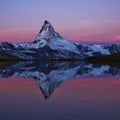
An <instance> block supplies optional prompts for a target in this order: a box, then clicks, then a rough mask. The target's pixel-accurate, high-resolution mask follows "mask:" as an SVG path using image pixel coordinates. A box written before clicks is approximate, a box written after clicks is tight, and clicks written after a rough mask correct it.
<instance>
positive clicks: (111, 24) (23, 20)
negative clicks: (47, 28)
mask: <svg viewBox="0 0 120 120" xmlns="http://www.w3.org/2000/svg"><path fill="white" fill-rule="evenodd" d="M119 4H120V1H118V0H101V1H99V2H98V1H96V0H87V1H84V0H75V1H74V0H66V1H65V0H53V2H52V3H51V2H50V1H49V0H41V1H38V0H36V2H34V0H29V3H28V2H27V0H21V1H16V0H11V1H8V0H5V1H0V14H1V16H0V20H1V22H0V41H1V42H4V41H8V42H16V43H18V42H24V41H33V40H34V38H35V36H36V34H37V33H38V32H39V30H40V29H41V26H42V24H43V22H44V20H46V19H47V20H49V21H50V22H51V23H52V24H53V26H54V28H55V30H56V31H57V32H58V33H60V34H61V35H63V36H65V37H66V38H68V39H70V40H72V41H77V42H88V43H93V42H98V43H99V42H101V43H114V42H119V41H120V12H119V11H120V7H119Z"/></svg>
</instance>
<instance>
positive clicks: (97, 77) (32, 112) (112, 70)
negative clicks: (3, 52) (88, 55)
mask: <svg viewBox="0 0 120 120" xmlns="http://www.w3.org/2000/svg"><path fill="white" fill-rule="evenodd" d="M21 119H22V120H37V119H41V120H80V119H81V120H120V68H118V67H114V66H108V65H101V64H88V63H85V62H83V61H80V62H67V61H62V62H60V61H51V62H47V61H46V62H45V61H44V62H42V61H36V62H35V61H26V62H25V61H24V62H5V63H3V62H2V63H0V120H21Z"/></svg>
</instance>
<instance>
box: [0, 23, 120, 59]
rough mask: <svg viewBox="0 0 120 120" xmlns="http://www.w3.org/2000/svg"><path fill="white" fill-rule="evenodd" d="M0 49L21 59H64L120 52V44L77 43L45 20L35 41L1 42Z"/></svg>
mask: <svg viewBox="0 0 120 120" xmlns="http://www.w3.org/2000/svg"><path fill="white" fill-rule="evenodd" d="M0 50H1V51H5V52H6V53H7V54H9V55H12V56H15V57H18V58H20V59H27V60H31V59H46V60H59V59H63V60H64V59H84V58H86V57H91V56H102V55H109V54H112V53H116V52H120V45H118V44H113V45H109V46H108V45H97V44H93V45H82V44H77V43H74V42H72V41H70V40H68V39H66V38H65V37H63V36H61V35H60V34H59V33H57V32H55V30H54V28H53V26H52V25H51V23H50V22H49V21H45V22H44V24H43V26H42V28H41V30H40V32H39V33H38V35H36V37H35V40H34V41H33V42H24V43H19V44H14V43H13V44H12V43H8V42H3V43H0Z"/></svg>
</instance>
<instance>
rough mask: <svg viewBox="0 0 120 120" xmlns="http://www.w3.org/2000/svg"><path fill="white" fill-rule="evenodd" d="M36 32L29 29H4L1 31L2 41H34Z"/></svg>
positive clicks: (0, 38) (0, 37)
mask: <svg viewBox="0 0 120 120" xmlns="http://www.w3.org/2000/svg"><path fill="white" fill-rule="evenodd" d="M35 34H36V32H35V30H32V29H29V28H4V29H0V41H1V42H4V41H7V42H16V43H17V42H23V41H33V40H34V37H35Z"/></svg>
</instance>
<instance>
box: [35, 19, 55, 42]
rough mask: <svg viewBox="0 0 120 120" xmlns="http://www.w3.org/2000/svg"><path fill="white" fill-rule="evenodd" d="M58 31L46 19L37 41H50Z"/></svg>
mask: <svg viewBox="0 0 120 120" xmlns="http://www.w3.org/2000/svg"><path fill="white" fill-rule="evenodd" d="M55 34H56V32H55V30H54V28H53V26H52V24H51V23H50V22H49V21H47V20H45V21H44V24H43V26H42V28H41V30H40V32H39V34H38V35H37V36H36V38H35V41H37V42H38V41H40V40H46V41H49V40H50V39H52V38H53V37H54V36H55Z"/></svg>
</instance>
